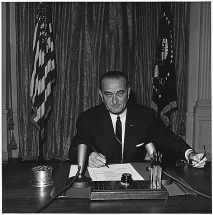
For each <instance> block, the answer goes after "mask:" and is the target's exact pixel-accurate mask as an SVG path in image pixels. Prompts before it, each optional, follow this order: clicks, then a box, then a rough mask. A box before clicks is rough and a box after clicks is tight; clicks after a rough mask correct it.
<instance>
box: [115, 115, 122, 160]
mask: <svg viewBox="0 0 213 215" xmlns="http://www.w3.org/2000/svg"><path fill="white" fill-rule="evenodd" d="M116 139H117V145H116V146H117V149H118V153H119V156H120V159H121V158H122V124H121V120H120V117H119V116H118V117H117V121H116Z"/></svg>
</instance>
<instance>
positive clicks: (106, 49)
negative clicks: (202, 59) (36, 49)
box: [16, 2, 186, 160]
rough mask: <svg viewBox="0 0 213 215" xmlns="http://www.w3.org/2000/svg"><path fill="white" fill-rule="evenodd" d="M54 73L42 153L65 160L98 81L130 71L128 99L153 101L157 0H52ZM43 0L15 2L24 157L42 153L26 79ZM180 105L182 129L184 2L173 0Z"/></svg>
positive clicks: (95, 99) (94, 98)
mask: <svg viewBox="0 0 213 215" xmlns="http://www.w3.org/2000/svg"><path fill="white" fill-rule="evenodd" d="M50 4H51V7H52V25H53V35H54V38H55V50H56V69H57V79H56V86H55V88H54V92H53V93H54V101H53V114H52V115H51V117H50V118H49V120H48V122H47V124H46V131H47V132H48V135H47V140H46V143H45V145H44V158H45V159H52V158H57V159H61V160H66V159H67V158H68V150H69V147H70V144H71V142H72V138H73V136H74V134H75V132H76V128H75V124H76V120H77V118H78V115H79V114H80V113H81V112H82V111H84V110H86V109H88V108H90V107H92V106H94V105H97V104H99V103H100V102H101V99H100V97H99V94H98V81H99V78H100V76H101V75H102V74H104V73H105V72H107V71H109V70H120V71H124V72H126V73H127V74H128V76H129V79H130V84H131V88H132V92H131V99H132V100H134V101H136V102H137V103H139V104H143V105H146V106H150V104H151V99H152V76H153V69H154V60H155V51H156V42H157V33H158V24H159V23H158V21H159V17H160V7H161V3H157V2H134V3H132V2H94V3H93V2H82V3H79V2H62V3H59V2H52V3H50ZM37 7H38V3H29V2H28V3H23V2H22V3H16V27H17V83H18V84H17V93H18V124H19V125H18V130H19V140H20V149H19V150H20V152H19V153H20V157H21V159H22V160H33V159H37V156H38V144H39V143H38V139H39V138H38V131H37V130H36V129H35V128H34V127H33V126H32V123H31V120H30V117H31V102H30V97H29V86H30V79H31V73H32V66H33V56H32V55H33V51H32V41H33V33H34V27H35V16H36V10H37ZM172 12H173V16H174V31H175V35H174V38H175V55H176V59H175V60H176V61H175V62H176V74H177V80H178V81H177V82H178V83H177V85H178V99H179V105H180V111H177V113H176V114H175V115H174V116H172V125H173V127H172V128H173V130H174V131H176V132H178V129H177V128H178V127H179V122H180V121H181V120H182V119H181V117H182V116H183V115H184V114H183V107H184V102H185V100H184V96H183V95H185V94H182V93H184V92H185V82H184V77H185V75H186V74H185V73H186V71H185V25H186V24H185V22H186V21H185V16H184V14H185V3H181V2H174V3H172Z"/></svg>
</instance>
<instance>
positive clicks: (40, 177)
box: [30, 165, 54, 187]
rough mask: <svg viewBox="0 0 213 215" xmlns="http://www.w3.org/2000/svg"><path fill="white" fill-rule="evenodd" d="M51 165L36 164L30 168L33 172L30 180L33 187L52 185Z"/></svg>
mask: <svg viewBox="0 0 213 215" xmlns="http://www.w3.org/2000/svg"><path fill="white" fill-rule="evenodd" d="M52 169H53V168H52V167H51V166H45V165H41V166H36V167H33V168H32V169H31V170H32V172H33V179H32V180H31V181H30V184H31V186H33V187H47V186H51V185H53V183H54V181H53V179H52Z"/></svg>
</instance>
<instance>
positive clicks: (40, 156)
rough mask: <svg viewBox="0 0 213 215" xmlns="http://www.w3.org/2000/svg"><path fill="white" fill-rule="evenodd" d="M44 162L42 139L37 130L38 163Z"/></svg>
mask: <svg viewBox="0 0 213 215" xmlns="http://www.w3.org/2000/svg"><path fill="white" fill-rule="evenodd" d="M43 164H44V155H43V141H42V138H41V131H39V154H38V165H43Z"/></svg>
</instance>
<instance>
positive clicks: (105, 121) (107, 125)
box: [100, 104, 116, 148]
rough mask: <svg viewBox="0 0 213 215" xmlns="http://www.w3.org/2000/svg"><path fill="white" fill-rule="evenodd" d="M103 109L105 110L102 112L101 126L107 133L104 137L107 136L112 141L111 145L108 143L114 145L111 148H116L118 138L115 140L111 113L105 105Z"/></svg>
mask: <svg viewBox="0 0 213 215" xmlns="http://www.w3.org/2000/svg"><path fill="white" fill-rule="evenodd" d="M102 108H103V109H104V110H103V112H102V113H103V114H102V115H101V119H100V121H101V124H100V125H101V126H102V127H103V128H102V131H103V132H104V133H105V135H103V136H107V137H108V138H109V139H110V141H109V143H107V144H110V143H112V145H111V146H112V147H113V148H114V147H115V141H116V138H115V133H114V129H113V125H112V120H111V117H110V114H109V111H108V110H107V109H106V107H105V105H104V104H103V106H102Z"/></svg>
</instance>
